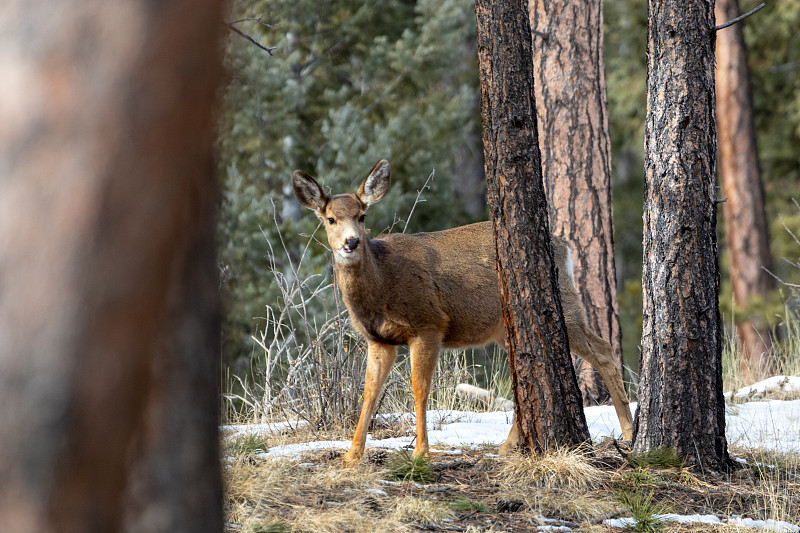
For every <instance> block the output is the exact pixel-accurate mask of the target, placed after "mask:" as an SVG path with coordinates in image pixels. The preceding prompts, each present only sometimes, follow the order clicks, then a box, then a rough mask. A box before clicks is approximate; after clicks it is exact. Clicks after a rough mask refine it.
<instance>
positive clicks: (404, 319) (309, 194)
mask: <svg viewBox="0 0 800 533" xmlns="http://www.w3.org/2000/svg"><path fill="white" fill-rule="evenodd" d="M389 174H390V171H389V162H388V161H386V160H381V161H380V162H378V164H377V165H375V166H374V167H373V169H372V170H371V171H370V172H369V174H368V175H367V177H366V178H365V179H364V181H363V182H362V183H361V186H360V187H359V188H358V191H357V192H356V193H355V194H352V193H349V194H336V195H333V196H328V195H326V194H325V192H324V191H323V190H322V187H320V185H319V184H318V183H317V182H316V181H315V180H314V179H313V178H311V177H310V176H309V175H308V174H306V173H305V172H303V171H300V170H297V171H295V172H294V174H293V183H292V184H293V186H294V192H295V195H296V196H297V199H298V200H299V201H300V203H301V204H302V205H303V206H305V207H307V208H309V209H312V210H313V211H314V213H315V214H316V215H317V217H318V218H319V219H320V220H321V221H322V223H323V224H324V225H325V230H326V232H327V236H328V243H329V244H330V247H331V250H332V252H333V260H334V272H335V276H336V282H337V284H338V286H339V288H340V290H341V293H342V298H343V299H344V302H345V305H346V306H347V309H348V311H349V313H350V319H351V322H352V324H353V327H354V328H355V329H356V331H357V332H358V333H359V334H360V335H362V336H363V337H364V338H365V339H366V341H367V365H366V377H365V381H364V403H363V406H362V408H361V416H360V417H359V420H358V426H357V427H356V432H355V435H354V436H353V443H352V445H351V446H350V450H349V451H348V452H347V454H345V456H344V461H345V462H346V463H349V464H355V463H358V461H359V460H360V459H361V456H362V455H363V453H364V445H365V442H366V438H367V429H368V427H369V424H370V420H371V418H372V415H373V411H374V409H375V403H376V401H377V399H378V395H379V394H380V391H381V389H382V388H383V386H384V384H385V382H386V378H387V376H388V375H389V371H390V370H391V368H392V365H393V364H394V361H395V357H396V355H397V346H398V345H402V344H405V345H408V347H409V352H410V359H411V379H412V389H413V391H414V405H415V411H416V430H417V439H416V446H415V449H414V456H415V457H416V456H419V455H424V454H427V453H428V450H429V447H428V432H427V427H426V423H427V421H426V409H427V402H428V395H429V393H430V389H431V380H432V378H433V371H434V369H435V367H436V361H437V359H438V357H439V351H440V350H441V349H442V348H460V347H467V346H483V345H485V344H488V343H490V342H496V343H498V344H499V345H501V346H504V345H505V343H504V341H505V338H504V337H505V328H504V325H503V315H502V310H501V303H500V288H499V285H498V279H497V273H496V271H495V247H494V243H493V235H492V226H491V223H490V222H478V223H476V224H470V225H468V226H461V227H458V228H453V229H449V230H444V231H437V232H432V233H417V234H414V235H406V234H389V235H381V236H378V237H376V238H370V237H369V235H368V233H367V230H366V227H365V225H364V220H365V214H366V211H367V208H369V206H371V205H372V204H374V203H375V202H377V201H378V200H380V199H381V198H383V196H384V195H385V194H386V192H387V191H388V190H389V185H390V183H391V182H390V178H389ZM553 255H554V260H555V266H556V268H557V269H558V283H559V287H560V289H561V300H562V308H563V310H564V320H565V322H566V326H567V334H568V337H569V345H570V348H571V350H572V351H573V352H575V353H577V354H578V355H580V356H581V357H583V358H584V359H585V360H587V361H588V362H589V363H590V364H591V365H592V366H593V367H594V368H595V369H597V371H598V372H599V373H600V376H601V377H602V378H603V381H605V383H606V386H607V388H608V390H609V393H610V395H611V400H612V402H613V404H614V408H615V409H616V412H617V417H618V418H619V422H620V426H621V428H622V434H623V438H625V439H626V440H630V439H631V438H632V435H633V421H632V418H631V412H630V408H629V406H628V399H627V396H626V394H625V389H624V386H623V383H622V375H621V373H620V371H619V369H618V368H617V366H616V365H615V364H614V361H613V359H612V355H611V345H610V344H609V343H608V342H607V341H605V340H603V339H602V338H600V337H598V336H597V335H595V334H594V333H593V332H592V331H591V329H590V328H589V324H588V322H587V320H586V313H585V311H584V308H583V305H582V304H581V301H580V297H579V295H578V292H577V290H576V289H575V284H574V281H573V279H572V265H573V263H572V259H571V257H570V249H569V248H568V247H567V245H566V244H565V243H564V241H562V240H561V239H559V238H557V237H553ZM518 443H519V435H518V432H517V424H516V423H514V424H512V428H511V432H510V433H509V435H508V437H507V439H506V441H505V442H504V443H503V444H502V445H501V446H500V452H501V453H507V452H509V451H511V450H512V449H514V448H516V447H517V445H518Z"/></svg>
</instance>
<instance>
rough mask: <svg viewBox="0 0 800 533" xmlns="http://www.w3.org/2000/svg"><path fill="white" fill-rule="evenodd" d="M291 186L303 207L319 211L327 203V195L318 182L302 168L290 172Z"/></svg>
mask: <svg viewBox="0 0 800 533" xmlns="http://www.w3.org/2000/svg"><path fill="white" fill-rule="evenodd" d="M292 187H294V195H295V196H297V199H298V200H299V201H300V204H301V205H302V206H303V207H307V208H309V209H313V210H314V211H317V212H320V211H322V209H324V208H325V205H326V204H327V203H328V197H327V196H325V193H324V192H322V187H320V186H319V183H317V182H316V181H315V180H314V178H312V177H311V176H309V175H308V174H306V173H305V172H303V171H302V170H295V171H294V173H293V174H292Z"/></svg>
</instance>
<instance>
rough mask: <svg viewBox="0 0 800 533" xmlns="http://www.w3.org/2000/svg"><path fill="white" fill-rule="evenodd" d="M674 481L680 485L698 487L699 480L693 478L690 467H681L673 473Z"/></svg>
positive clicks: (695, 477)
mask: <svg viewBox="0 0 800 533" xmlns="http://www.w3.org/2000/svg"><path fill="white" fill-rule="evenodd" d="M675 481H676V482H677V483H680V484H681V485H700V484H701V483H700V480H699V479H698V478H697V476H695V475H694V474H693V473H692V471H691V468H690V467H687V466H682V467H680V468H679V469H678V471H677V472H675Z"/></svg>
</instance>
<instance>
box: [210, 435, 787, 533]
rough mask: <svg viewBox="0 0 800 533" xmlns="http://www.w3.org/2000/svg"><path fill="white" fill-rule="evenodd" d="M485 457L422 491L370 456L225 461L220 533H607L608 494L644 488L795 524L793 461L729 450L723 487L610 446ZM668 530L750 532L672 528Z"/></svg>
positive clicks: (695, 508)
mask: <svg viewBox="0 0 800 533" xmlns="http://www.w3.org/2000/svg"><path fill="white" fill-rule="evenodd" d="M493 451H494V449H492V448H487V449H481V450H471V451H467V452H466V453H462V454H461V455H451V454H445V453H433V454H432V457H431V462H430V468H431V471H432V472H433V475H434V481H433V483H431V484H429V485H417V484H414V483H390V482H387V481H385V480H386V479H388V478H389V477H390V476H389V473H388V471H387V466H386V465H385V464H384V463H386V462H388V461H387V453H385V452H384V453H379V452H378V451H372V452H371V453H369V454H368V457H367V458H365V461H363V462H362V464H361V465H359V466H358V467H357V468H355V469H346V468H343V467H342V465H341V460H340V455H341V454H339V453H335V452H330V451H320V452H314V453H309V454H307V455H306V456H304V457H302V458H295V459H263V458H259V455H258V453H247V452H244V453H240V455H238V456H236V457H234V458H232V459H228V460H226V461H225V467H224V477H225V483H226V499H225V510H226V521H227V522H228V524H229V526H228V530H227V531H228V532H229V533H233V532H234V531H237V532H238V531H245V532H247V531H250V532H268V531H277V532H281V531H285V532H288V531H294V532H305V531H322V532H326V531H343V532H348V531H352V532H358V533H361V532H368V531H376V532H383V531H388V532H393V531H397V532H409V531H415V530H419V529H420V528H425V527H429V526H431V525H432V524H433V525H435V527H439V528H442V527H444V528H448V527H450V528H461V529H456V530H461V531H464V530H468V528H472V530H473V531H498V532H499V531H514V532H516V531H536V525H537V524H539V523H541V520H542V519H543V518H547V519H557V520H562V521H565V522H563V523H569V524H573V525H572V526H570V527H573V529H574V530H576V531H578V530H580V531H584V532H600V531H604V532H608V531H610V530H609V529H608V528H605V527H602V526H601V525H600V524H599V523H597V524H593V523H592V522H593V521H596V520H598V519H599V518H603V517H609V516H623V515H624V513H625V509H624V508H623V507H622V505H621V504H620V503H618V501H617V500H616V499H615V497H614V494H615V491H619V490H620V489H622V488H624V487H628V488H636V484H637V483H640V482H642V480H644V479H646V480H647V485H646V487H645V486H643V488H644V489H645V490H646V491H647V492H650V491H652V492H653V499H654V501H666V502H668V503H669V504H670V507H671V510H673V511H674V512H676V513H679V514H717V515H718V516H722V517H724V516H730V515H741V516H747V517H751V518H754V519H768V518H772V519H776V520H783V521H788V522H792V523H800V514H799V512H798V509H800V497H799V496H798V495H800V484H799V482H800V477H799V476H798V461H797V457H796V454H776V453H766V452H763V451H758V450H733V452H734V453H735V454H736V455H737V456H740V457H744V458H745V459H747V461H748V463H749V466H748V468H742V469H740V470H739V471H736V472H735V473H733V474H732V475H730V476H726V477H704V476H702V475H700V474H697V473H695V472H693V471H691V470H688V469H686V468H664V469H657V468H648V469H647V472H646V473H647V475H646V476H644V475H643V474H642V473H641V472H639V473H638V474H637V472H636V471H635V470H634V469H633V468H631V467H630V466H629V465H628V464H627V463H626V462H625V461H624V460H623V459H622V458H621V457H620V456H619V453H618V452H616V450H615V449H614V448H613V447H611V446H606V447H603V446H602V445H601V446H598V447H596V448H595V450H594V453H593V455H589V454H586V453H580V452H578V453H576V452H569V451H560V452H555V453H552V454H545V455H540V456H524V455H515V456H511V457H496V456H492V455H491V454H487V452H493ZM391 453H393V452H388V455H391ZM758 464H765V465H766V464H769V465H775V466H776V468H775V469H772V468H766V467H763V466H761V467H760V466H757V465H758ZM640 470H641V469H640ZM459 501H460V502H462V503H463V502H464V501H469V502H475V503H476V505H475V506H474V507H473V508H471V509H470V508H469V506H463V505H461V506H457V505H455V504H456V503H457V502H459ZM451 504H453V505H451ZM477 504H480V505H477ZM431 527H433V526H431ZM669 531H677V532H688V531H701V532H702V531H715V532H746V531H748V529H747V528H743V527H741V526H734V525H724V526H723V525H717V526H714V527H713V528H707V527H705V526H701V525H698V524H693V525H686V526H684V525H679V524H670V528H669Z"/></svg>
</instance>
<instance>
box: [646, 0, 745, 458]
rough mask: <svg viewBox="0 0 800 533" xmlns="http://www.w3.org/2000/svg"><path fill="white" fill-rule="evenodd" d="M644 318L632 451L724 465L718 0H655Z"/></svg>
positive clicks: (651, 12)
mask: <svg viewBox="0 0 800 533" xmlns="http://www.w3.org/2000/svg"><path fill="white" fill-rule="evenodd" d="M648 9H649V24H648V43H647V72H648V77H647V121H646V125H645V190H644V265H643V267H644V270H643V274H642V288H643V292H644V296H643V300H644V309H643V311H644V316H643V322H644V323H643V333H642V359H641V365H640V382H639V389H638V394H639V408H638V412H637V417H636V425H635V437H634V445H633V448H634V451H637V452H644V451H647V450H650V449H653V448H658V447H669V448H672V449H675V450H677V451H678V452H679V453H680V454H682V455H683V456H684V457H685V459H686V461H687V463H688V464H693V465H698V466H699V467H700V468H703V469H713V470H718V469H722V468H725V467H727V466H728V465H729V464H730V459H729V456H728V451H727V443H726V441H725V402H724V399H723V396H722V324H721V320H720V313H719V304H718V297H719V266H718V263H717V242H716V203H715V200H716V195H715V192H716V190H715V186H714V171H715V160H716V127H715V121H714V3H713V0H650V1H649V6H648Z"/></svg>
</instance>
